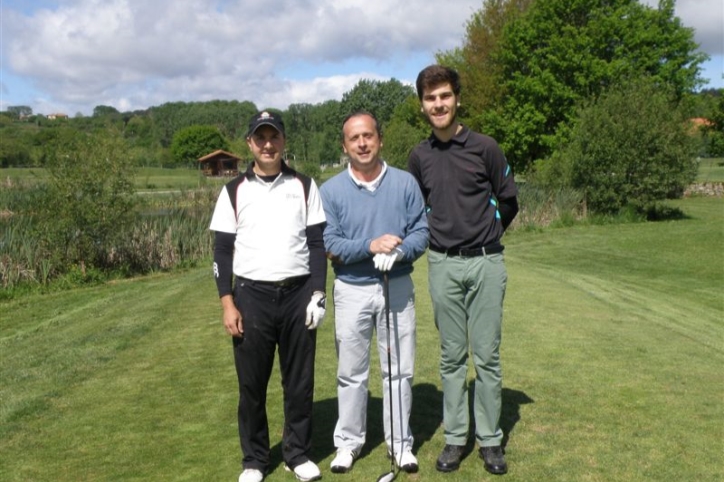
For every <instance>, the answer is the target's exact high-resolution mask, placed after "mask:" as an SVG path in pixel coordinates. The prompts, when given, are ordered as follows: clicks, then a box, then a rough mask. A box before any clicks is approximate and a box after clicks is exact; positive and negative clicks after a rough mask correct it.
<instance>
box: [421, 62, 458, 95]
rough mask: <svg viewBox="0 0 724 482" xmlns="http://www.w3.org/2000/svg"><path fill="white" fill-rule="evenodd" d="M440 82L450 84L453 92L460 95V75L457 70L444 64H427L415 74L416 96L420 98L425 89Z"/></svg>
mask: <svg viewBox="0 0 724 482" xmlns="http://www.w3.org/2000/svg"><path fill="white" fill-rule="evenodd" d="M441 84H450V86H451V87H452V90H453V94H455V95H456V96H458V95H460V75H458V73H457V71H455V70H454V69H451V68H450V67H445V66H444V65H428V66H427V67H425V68H424V69H422V70H421V71H420V73H419V74H417V81H416V82H415V87H417V97H418V98H419V99H420V100H422V94H423V93H424V92H425V89H430V88H432V87H436V86H438V85H441Z"/></svg>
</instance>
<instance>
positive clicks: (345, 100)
mask: <svg viewBox="0 0 724 482" xmlns="http://www.w3.org/2000/svg"><path fill="white" fill-rule="evenodd" d="M411 95H415V89H413V88H412V87H411V86H409V85H404V84H403V83H402V82H400V81H399V80H397V79H390V80H388V81H385V82H381V81H379V80H367V79H362V80H360V81H359V82H357V84H356V85H355V86H354V87H352V90H350V91H349V92H345V94H344V95H343V96H342V102H341V106H340V107H341V109H340V114H341V116H342V118H344V116H346V115H348V114H351V113H353V112H355V111H358V110H366V111H369V112H371V113H373V114H374V115H375V117H377V120H378V121H379V122H380V124H382V125H384V124H386V123H387V122H388V121H389V120H390V119H391V118H392V113H393V112H394V110H395V107H396V106H397V105H398V104H401V103H402V102H404V101H405V99H407V98H408V97H409V96H411ZM341 121H342V119H339V123H341ZM340 129H341V127H340Z"/></svg>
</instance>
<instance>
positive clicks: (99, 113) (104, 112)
mask: <svg viewBox="0 0 724 482" xmlns="http://www.w3.org/2000/svg"><path fill="white" fill-rule="evenodd" d="M120 115H121V113H120V112H118V109H116V108H115V107H112V106H110V105H97V106H95V107H94V108H93V117H113V118H117V117H120Z"/></svg>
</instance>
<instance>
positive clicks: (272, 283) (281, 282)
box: [239, 274, 309, 288]
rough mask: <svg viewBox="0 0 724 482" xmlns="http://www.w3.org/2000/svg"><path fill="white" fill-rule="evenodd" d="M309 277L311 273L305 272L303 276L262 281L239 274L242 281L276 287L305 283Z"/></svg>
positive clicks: (288, 286)
mask: <svg viewBox="0 0 724 482" xmlns="http://www.w3.org/2000/svg"><path fill="white" fill-rule="evenodd" d="M307 278H309V275H308V274H305V275H302V276H292V277H291V278H284V279H280V280H279V281H262V280H257V279H248V278H243V277H241V276H239V280H241V281H244V282H248V283H253V284H259V285H262V286H273V287H274V288H290V287H292V286H297V285H299V284H302V283H304V281H306V280H307Z"/></svg>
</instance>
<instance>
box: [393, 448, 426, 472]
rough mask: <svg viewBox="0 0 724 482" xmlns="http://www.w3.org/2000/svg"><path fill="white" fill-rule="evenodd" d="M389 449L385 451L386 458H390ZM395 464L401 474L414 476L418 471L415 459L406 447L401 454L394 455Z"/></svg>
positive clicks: (410, 450)
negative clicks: (405, 473)
mask: <svg viewBox="0 0 724 482" xmlns="http://www.w3.org/2000/svg"><path fill="white" fill-rule="evenodd" d="M391 453H392V452H391V451H390V449H387V456H388V457H392V455H391ZM395 459H396V460H395V462H397V466H398V467H399V468H400V470H402V471H403V472H407V473H408V474H415V473H417V471H418V470H419V469H420V466H419V465H417V457H415V455H414V454H413V453H412V449H411V448H409V447H407V448H405V449H403V450H402V454H401V455H400V454H395Z"/></svg>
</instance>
